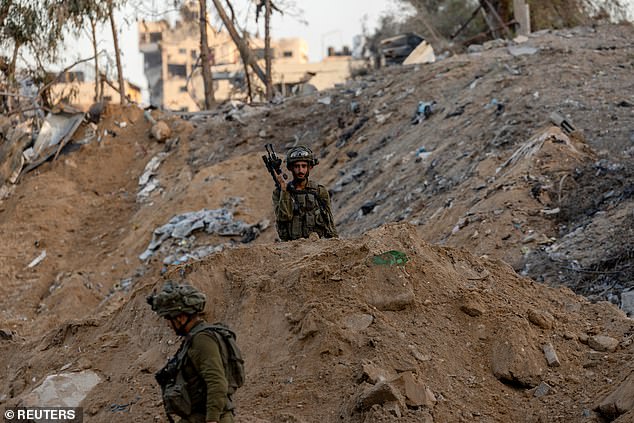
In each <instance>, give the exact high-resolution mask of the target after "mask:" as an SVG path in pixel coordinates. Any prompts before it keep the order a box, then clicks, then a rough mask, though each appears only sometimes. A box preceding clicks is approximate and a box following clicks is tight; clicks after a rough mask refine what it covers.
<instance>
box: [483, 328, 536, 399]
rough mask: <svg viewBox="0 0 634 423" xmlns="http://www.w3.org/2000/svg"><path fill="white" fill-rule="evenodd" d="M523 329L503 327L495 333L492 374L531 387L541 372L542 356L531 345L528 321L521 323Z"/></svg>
mask: <svg viewBox="0 0 634 423" xmlns="http://www.w3.org/2000/svg"><path fill="white" fill-rule="evenodd" d="M520 325H521V326H524V329H525V330H524V331H522V334H518V330H517V328H515V330H512V329H511V328H510V327H509V328H503V329H502V330H501V331H499V332H498V333H497V334H496V337H495V339H494V342H493V345H492V351H491V369H492V371H493V375H494V376H495V377H496V378H497V379H499V380H500V381H502V382H504V383H509V384H512V385H517V386H523V387H528V388H532V387H535V386H537V385H538V384H539V382H540V381H541V380H540V379H541V376H542V373H543V371H544V370H543V368H542V363H543V358H542V357H541V354H540V353H539V351H537V350H536V348H534V347H533V342H531V340H530V338H529V336H528V335H527V333H530V330H531V329H530V326H529V325H528V323H525V322H524V323H523V324H521V323H520ZM511 331H512V333H511Z"/></svg>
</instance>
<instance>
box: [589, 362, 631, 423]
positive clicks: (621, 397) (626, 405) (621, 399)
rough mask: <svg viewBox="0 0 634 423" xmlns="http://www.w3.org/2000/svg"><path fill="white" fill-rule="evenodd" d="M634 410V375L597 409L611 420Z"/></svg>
mask: <svg viewBox="0 0 634 423" xmlns="http://www.w3.org/2000/svg"><path fill="white" fill-rule="evenodd" d="M633 409H634V373H630V375H629V376H628V377H627V378H626V379H625V380H624V381H623V382H621V384H620V385H619V386H618V388H616V389H615V390H614V391H613V392H612V393H611V394H609V395H608V396H607V397H605V398H604V399H603V401H601V403H600V404H599V405H598V406H597V407H596V408H595V410H597V411H598V412H599V413H601V414H602V415H603V416H605V417H607V418H608V419H610V420H613V419H616V418H617V417H619V416H620V415H622V414H625V413H627V412H629V411H630V410H633Z"/></svg>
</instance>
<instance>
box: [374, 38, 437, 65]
mask: <svg viewBox="0 0 634 423" xmlns="http://www.w3.org/2000/svg"><path fill="white" fill-rule="evenodd" d="M424 42H425V39H424V38H423V37H421V36H420V35H418V34H416V33H413V32H408V33H404V34H398V35H395V36H393V37H390V38H384V39H382V40H381V41H380V43H379V50H380V52H381V55H382V58H383V60H384V61H385V64H386V65H400V64H403V63H404V61H405V60H407V58H408V57H409V56H411V55H412V54H413V53H414V51H416V49H417V47H421V49H420V50H419V51H418V52H417V54H416V55H414V56H413V57H412V61H415V60H416V59H417V58H419V56H422V58H426V57H427V58H428V57H429V52H427V51H426V49H425V46H421V44H422V43H424ZM432 53H433V51H432Z"/></svg>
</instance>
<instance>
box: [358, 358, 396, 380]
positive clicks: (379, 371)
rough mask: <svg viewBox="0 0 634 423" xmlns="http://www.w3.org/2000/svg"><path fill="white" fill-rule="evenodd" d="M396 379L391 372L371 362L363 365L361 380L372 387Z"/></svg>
mask: <svg viewBox="0 0 634 423" xmlns="http://www.w3.org/2000/svg"><path fill="white" fill-rule="evenodd" d="M395 377H396V374H395V373H394V372H393V371H388V370H385V369H383V368H381V367H379V366H377V365H376V364H374V363H372V362H369V361H368V362H365V363H363V376H362V380H363V381H367V382H369V383H371V384H373V385H376V384H377V383H379V382H384V381H386V380H392V379H394V378H395Z"/></svg>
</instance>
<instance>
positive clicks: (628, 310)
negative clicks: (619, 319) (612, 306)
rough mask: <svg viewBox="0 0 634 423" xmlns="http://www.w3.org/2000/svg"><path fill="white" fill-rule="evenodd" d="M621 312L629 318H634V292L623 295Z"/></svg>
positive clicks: (623, 293)
mask: <svg viewBox="0 0 634 423" xmlns="http://www.w3.org/2000/svg"><path fill="white" fill-rule="evenodd" d="M621 310H623V312H624V313H625V314H627V315H628V316H629V317H633V316H634V291H626V292H622V293H621Z"/></svg>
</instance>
